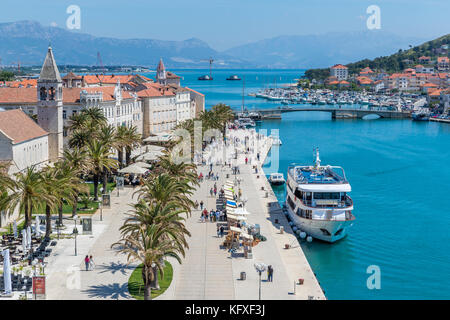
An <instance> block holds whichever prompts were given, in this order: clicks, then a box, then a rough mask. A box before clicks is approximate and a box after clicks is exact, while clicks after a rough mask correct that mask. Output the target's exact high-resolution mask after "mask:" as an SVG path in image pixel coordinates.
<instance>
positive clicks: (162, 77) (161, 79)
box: [156, 58, 167, 86]
mask: <svg viewBox="0 0 450 320" xmlns="http://www.w3.org/2000/svg"><path fill="white" fill-rule="evenodd" d="M156 82H158V83H159V84H161V85H164V86H165V85H166V84H167V75H166V67H164V62H163V60H162V58H161V59H160V60H159V64H158V68H157V69H156Z"/></svg>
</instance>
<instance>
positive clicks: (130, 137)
mask: <svg viewBox="0 0 450 320" xmlns="http://www.w3.org/2000/svg"><path fill="white" fill-rule="evenodd" d="M141 138H142V137H141V135H140V134H139V133H138V132H137V128H136V127H135V126H133V127H126V130H125V139H124V142H125V161H126V164H127V166H128V165H129V164H130V162H131V151H132V150H133V148H135V147H137V146H139V144H140V142H141Z"/></svg>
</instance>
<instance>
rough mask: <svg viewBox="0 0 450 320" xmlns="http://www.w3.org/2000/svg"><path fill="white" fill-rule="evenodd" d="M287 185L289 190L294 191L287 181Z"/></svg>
mask: <svg viewBox="0 0 450 320" xmlns="http://www.w3.org/2000/svg"><path fill="white" fill-rule="evenodd" d="M287 186H288V187H289V190H291V192H294V191H292V187H291V185H290V184H289V183H288V184H287Z"/></svg>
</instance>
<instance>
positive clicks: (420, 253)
mask: <svg viewBox="0 0 450 320" xmlns="http://www.w3.org/2000/svg"><path fill="white" fill-rule="evenodd" d="M174 71H175V72H176V73H177V74H179V75H180V76H182V77H183V80H182V84H183V85H186V86H189V87H191V88H193V89H195V90H198V91H200V92H202V93H204V94H205V95H206V105H207V108H209V107H210V106H212V105H214V104H216V103H220V102H223V103H226V104H229V105H231V106H232V107H233V108H236V109H239V108H240V107H241V105H242V82H243V81H226V80H225V79H226V78H227V77H228V76H229V75H232V74H237V75H239V76H240V77H242V78H243V77H244V76H245V93H246V94H247V93H249V92H255V91H256V90H257V89H260V88H263V87H267V86H270V87H274V86H281V85H282V84H285V83H289V82H293V81H294V79H295V78H298V77H299V76H300V75H301V74H303V70H220V71H219V70H215V71H214V72H213V77H214V80H213V81H198V80H197V77H199V76H200V75H203V74H206V73H208V72H209V71H208V70H174ZM245 105H246V106H247V107H248V108H249V109H253V108H268V107H274V106H275V107H277V106H278V105H279V104H278V103H272V102H266V101H265V100H262V99H257V98H253V97H248V96H246V97H245ZM260 128H264V129H268V130H270V129H279V133H280V138H281V140H282V142H283V145H282V146H281V147H280V166H279V171H280V172H282V173H284V174H285V175H286V170H287V166H288V165H289V164H290V163H293V162H295V163H302V164H312V162H313V148H314V147H319V148H320V154H321V159H322V164H330V165H339V166H342V167H344V169H345V171H346V175H347V179H348V180H349V181H350V183H351V185H352V189H353V190H352V193H351V196H352V198H353V201H354V204H355V210H354V212H353V213H354V214H355V216H356V222H355V223H354V225H353V227H351V229H350V231H349V235H348V236H347V237H346V238H345V239H343V240H341V241H340V242H337V243H334V244H327V243H321V242H319V241H313V242H312V243H302V247H303V250H304V251H305V254H306V256H307V258H308V261H309V263H310V264H311V266H312V268H313V270H314V272H315V273H316V275H317V278H318V280H319V282H320V284H321V286H322V288H323V289H324V290H325V294H326V296H327V298H329V299H449V298H450V233H449V228H450V195H449V193H450V168H449V165H450V125H448V124H439V123H434V122H430V123H428V122H413V121H410V120H383V119H376V120H336V121H333V120H331V115H330V114H328V113H321V112H297V113H287V114H283V119H282V120H280V121H266V122H263V124H262V125H261V127H260ZM275 192H276V194H277V197H278V199H279V201H280V202H284V195H285V190H284V187H279V188H277V189H276V190H275ZM369 266H378V267H379V268H380V272H381V289H379V290H377V289H373V290H369V289H368V287H367V279H368V277H369V276H370V274H368V273H367V268H368V267H369Z"/></svg>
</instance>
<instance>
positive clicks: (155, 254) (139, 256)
mask: <svg viewBox="0 0 450 320" xmlns="http://www.w3.org/2000/svg"><path fill="white" fill-rule="evenodd" d="M151 210H152V212H151V214H152V215H154V216H160V215H162V216H165V211H166V210H167V211H169V212H170V211H171V209H167V208H166V209H164V208H163V207H161V206H153V207H152V209H151ZM175 216H177V215H175ZM161 220H162V221H161V222H160V223H154V224H147V223H146V224H143V225H140V226H138V227H137V228H136V230H135V231H134V232H131V233H125V234H123V235H122V239H121V240H119V241H118V242H116V243H114V244H113V245H112V246H111V247H116V246H117V247H119V252H122V253H125V254H127V260H128V263H131V262H134V261H139V262H140V263H141V264H142V280H143V282H144V286H145V290H144V300H150V299H151V288H152V283H155V279H157V273H158V272H159V273H160V275H161V277H164V259H165V258H166V257H173V258H175V259H176V260H177V261H178V262H179V263H181V258H180V254H181V255H182V256H183V257H184V255H185V249H184V248H185V247H188V245H187V242H186V239H185V234H187V233H186V232H187V230H185V232H183V231H180V229H177V228H175V227H174V226H172V225H171V224H170V223H168V222H167V220H166V219H164V218H163V219H161ZM132 224H134V225H136V224H135V223H134V222H132Z"/></svg>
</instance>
